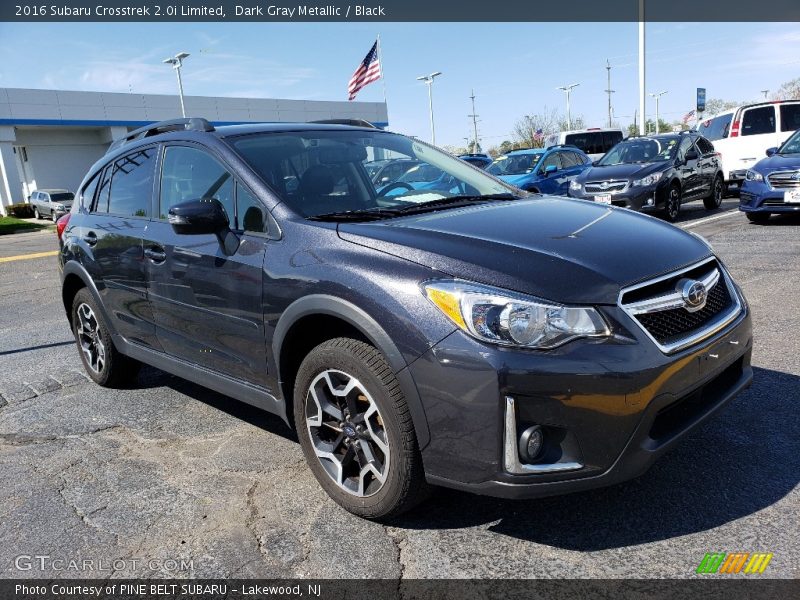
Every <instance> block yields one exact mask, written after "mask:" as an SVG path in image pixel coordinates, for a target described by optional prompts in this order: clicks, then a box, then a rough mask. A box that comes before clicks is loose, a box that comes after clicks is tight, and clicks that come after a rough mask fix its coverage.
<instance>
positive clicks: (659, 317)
mask: <svg viewBox="0 0 800 600" xmlns="http://www.w3.org/2000/svg"><path fill="white" fill-rule="evenodd" d="M686 281H690V282H691V281H699V282H701V283H703V285H704V286H705V289H706V300H705V304H704V305H702V306H701V307H700V308H694V309H692V308H691V307H690V306H689V305H688V304H687V302H686V300H685V299H684V297H683V293H682V291H681V289H680V288H681V286H682V285H684V282H686ZM619 305H620V307H621V308H622V310H624V311H625V312H626V313H627V314H628V315H629V316H630V317H631V318H632V319H633V320H634V321H635V322H636V324H637V325H638V326H639V327H640V328H641V329H642V330H643V331H644V332H645V333H646V334H647V336H648V337H649V338H650V339H651V340H653V342H655V344H656V345H657V346H658V348H659V349H660V350H661V351H662V352H664V353H671V352H676V351H678V350H681V349H683V348H686V347H688V346H691V345H692V344H695V343H697V342H699V341H701V340H703V339H705V338H707V337H709V336H710V335H713V334H714V333H716V332H717V331H719V330H720V329H722V328H723V327H725V326H726V325H728V324H729V323H731V322H732V321H733V320H734V319H735V318H736V317H737V316H738V315H739V313H740V312H741V310H742V306H741V302H740V300H739V297H738V295H737V293H736V291H735V289H734V288H733V284H732V283H731V281H730V279H729V277H728V275H727V273H725V271H724V269H723V268H722V266H721V265H720V264H719V263H718V262H717V260H716V259H714V258H710V259H707V260H705V261H703V262H701V263H699V264H697V265H694V266H692V267H688V268H686V269H681V270H680V271H676V272H674V273H671V274H669V275H665V276H663V277H659V278H656V279H653V280H651V281H647V282H645V283H641V284H638V285H634V286H631V287H629V288H626V289H624V290H622V292H621V293H620V298H619Z"/></svg>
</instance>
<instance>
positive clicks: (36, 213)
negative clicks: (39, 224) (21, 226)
mask: <svg viewBox="0 0 800 600" xmlns="http://www.w3.org/2000/svg"><path fill="white" fill-rule="evenodd" d="M33 216H34V218H35V219H36V220H37V221H38V220H39V219H41V218H42V215H41V213H40V212H39V209H38V208H34V209H33Z"/></svg>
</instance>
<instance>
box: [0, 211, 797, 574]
mask: <svg viewBox="0 0 800 600" xmlns="http://www.w3.org/2000/svg"><path fill="white" fill-rule="evenodd" d="M697 204H699V203H694V204H692V205H688V206H686V207H685V209H684V212H685V214H684V215H683V217H682V219H681V223H680V225H681V226H683V227H686V228H688V229H689V230H691V231H694V232H696V233H698V234H700V235H703V236H704V237H706V238H707V239H708V240H709V241H710V242H711V243H712V244H713V245H714V247H715V249H716V251H717V253H718V254H719V255H720V256H721V258H722V259H723V260H724V261H725V263H726V264H727V265H728V267H729V268H730V270H731V271H732V273H733V275H734V277H735V278H736V280H737V281H738V282H739V283H740V284H741V285H742V286H743V288H744V290H745V293H746V295H747V298H748V300H749V303H750V305H751V308H752V311H753V315H754V328H755V350H754V354H753V362H754V365H755V381H754V384H753V387H752V388H751V389H750V390H748V391H747V392H746V393H744V394H743V395H741V396H740V397H739V398H738V399H737V400H735V401H734V402H733V403H732V405H731V406H730V407H729V408H728V409H727V410H726V411H724V412H723V414H722V415H721V416H719V417H718V418H716V419H715V420H713V421H712V422H710V423H708V424H707V425H705V426H704V427H702V428H701V429H699V430H698V431H696V432H695V433H693V435H691V436H690V437H688V438H687V439H686V440H685V441H684V442H683V443H682V444H681V445H680V446H679V447H678V448H677V449H675V450H674V451H673V452H671V453H669V454H667V455H666V456H665V457H663V458H662V460H661V461H659V462H658V463H657V464H656V465H655V466H654V467H653V468H652V469H651V470H650V471H649V472H648V473H646V474H645V475H644V476H642V477H641V478H639V479H637V480H634V481H631V482H628V483H625V484H622V485H617V486H614V487H611V488H607V489H602V490H597V491H593V492H587V493H580V494H573V495H570V496H563V497H556V498H549V499H544V500H537V501H505V500H497V499H492V498H483V497H476V496H470V495H467V494H462V493H458V492H453V491H448V490H438V491H437V492H436V493H435V494H434V495H433V497H432V498H431V499H430V500H429V501H428V502H426V503H425V504H424V505H422V506H420V507H419V508H418V509H417V510H416V511H414V512H413V513H411V514H409V515H406V516H404V517H402V518H400V519H398V520H396V521H395V522H393V523H392V524H391V525H380V524H375V523H370V522H367V521H363V520H360V519H358V518H356V517H353V516H351V515H349V514H348V513H346V512H345V511H343V510H342V509H340V508H339V507H338V506H337V505H336V504H335V503H334V502H333V501H331V500H329V499H328V498H327V496H326V495H325V494H324V493H323V492H322V490H321V489H320V488H319V486H318V485H317V483H316V481H315V480H314V478H313V476H312V475H311V472H310V471H309V470H308V469H307V468H306V466H305V462H304V459H303V456H302V453H301V451H300V448H299V446H298V444H297V443H296V442H295V439H294V437H293V434H292V432H291V431H290V430H289V429H288V428H287V427H286V426H285V425H284V423H283V422H282V421H280V419H278V418H277V417H273V416H270V415H267V414H263V413H260V412H258V411H257V410H255V409H252V408H250V407H248V406H245V405H243V404H239V403H236V402H235V401H233V400H230V399H228V398H225V397H224V396H221V395H219V394H216V393H213V392H210V391H208V390H205V389H203V388H201V387H198V386H196V385H194V384H191V383H189V382H186V381H184V380H181V379H178V378H175V377H172V376H169V375H166V374H164V373H162V372H160V371H157V370H155V369H149V368H148V369H145V370H144V371H143V372H142V375H140V377H139V380H138V382H137V385H136V386H135V387H133V388H132V389H126V390H106V389H103V388H100V387H98V386H96V385H94V384H92V383H90V382H89V381H88V380H87V379H86V378H85V377H84V376H83V375H82V370H81V366H80V360H79V358H78V353H77V350H76V349H75V347H74V342H73V339H72V335H71V333H70V330H69V327H68V325H67V321H66V318H65V316H64V311H63V308H62V305H61V300H60V290H59V285H58V276H57V269H56V266H55V258H54V257H53V256H48V257H43V258H32V259H25V260H13V261H7V262H3V257H9V256H12V255H17V254H27V253H32V252H42V251H47V250H54V249H55V248H56V240H55V235H54V234H53V233H52V232H42V233H30V234H18V235H14V236H5V237H2V238H0V299H2V310H0V328H1V329H2V332H3V334H2V338H0V481H2V482H3V484H2V485H0V576H3V577H85V576H89V577H93V576H97V577H110V576H113V577H132V576H177V577H187V576H192V577H281V578H283V577H300V576H302V577H319V578H329V577H330V578H340V577H369V578H400V577H405V578H432V577H438V578H466V577H470V578H483V577H487V578H489V577H500V578H507V577H519V578H523V577H531V578H534V577H536V578H538V577H591V578H606V577H608V578H641V577H677V578H683V577H693V576H696V575H695V574H694V572H695V569H696V568H697V566H698V564H699V563H700V561H701V559H702V558H703V556H704V554H705V553H706V552H738V551H744V552H753V551H761V552H771V553H773V554H774V557H773V559H772V561H771V563H770V565H769V568H768V572H767V573H768V575H769V576H770V577H775V578H797V577H798V576H800V568H798V560H797V557H798V556H800V540H798V536H797V523H798V521H800V491H799V490H798V481H799V480H800V435H799V434H800V431H799V427H798V418H797V410H796V405H797V402H798V396H799V395H800V341H798V340H800V316H798V315H800V235H798V234H800V218H794V217H792V218H776V217H773V219H772V220H771V222H770V223H769V224H768V225H767V226H759V225H752V224H749V223H748V222H747V221H746V219H745V218H744V215H742V214H740V213H738V212H735V210H732V209H733V208H734V207H735V204H736V201H735V200H726V201H725V205H724V207H723V209H724V210H723V211H721V212H718V213H713V214H712V215H711V216H709V215H708V214H707V213H706V212H705V211H704V210H703V209H702V205H699V206H695V205H697ZM725 211H728V212H725ZM642 251H643V252H647V251H648V249H647V248H643V249H642ZM20 555H27V556H30V555H46V556H49V557H50V560H48V561H47V562H46V564H45V565H44V568H43V569H41V568H39V567H40V565H39V564H37V563H35V562H34V563H33V564H32V566H31V568H30V569H29V570H19V569H18V566H19V564H20V562H19V560H17V557H19V556H20ZM59 559H60V560H65V561H69V560H80V561H82V560H84V559H89V560H94V561H96V562H95V563H94V564H95V565H96V568H95V570H94V571H89V572H86V571H75V570H58V569H57V568H56V566H55V565H54V564H53V561H54V560H59ZM101 559H102V560H103V561H105V562H104V563H103V564H104V565H105V566H106V569H101V568H100V563H99V561H100V560H101ZM170 560H174V561H176V562H177V564H178V565H180V561H181V560H183V561H184V565H186V564H188V563H190V566H185V568H175V565H176V563H173V562H170ZM115 561H116V562H115ZM21 564H22V565H23V566H25V565H26V564H28V563H26V562H25V561H23V562H22V563H21ZM112 564H113V565H116V566H120V565H121V568H116V569H115V568H109V565H112Z"/></svg>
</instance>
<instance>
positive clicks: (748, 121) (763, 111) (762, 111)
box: [741, 105, 775, 135]
mask: <svg viewBox="0 0 800 600" xmlns="http://www.w3.org/2000/svg"><path fill="white" fill-rule="evenodd" d="M762 133H775V107H774V106H772V105H770V106H760V107H758V108H751V109H749V110H746V111H745V113H744V118H743V119H742V133H741V135H759V134H762Z"/></svg>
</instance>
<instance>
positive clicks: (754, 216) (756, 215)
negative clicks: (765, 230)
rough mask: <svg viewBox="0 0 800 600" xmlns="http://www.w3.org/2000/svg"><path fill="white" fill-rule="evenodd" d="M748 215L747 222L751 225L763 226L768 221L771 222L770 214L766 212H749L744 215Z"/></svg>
mask: <svg viewBox="0 0 800 600" xmlns="http://www.w3.org/2000/svg"><path fill="white" fill-rule="evenodd" d="M744 214H745V215H747V220H748V221H750V222H751V223H758V224H759V225H763V224H764V223H766V222H767V221H769V213H764V212H749V213H744Z"/></svg>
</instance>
